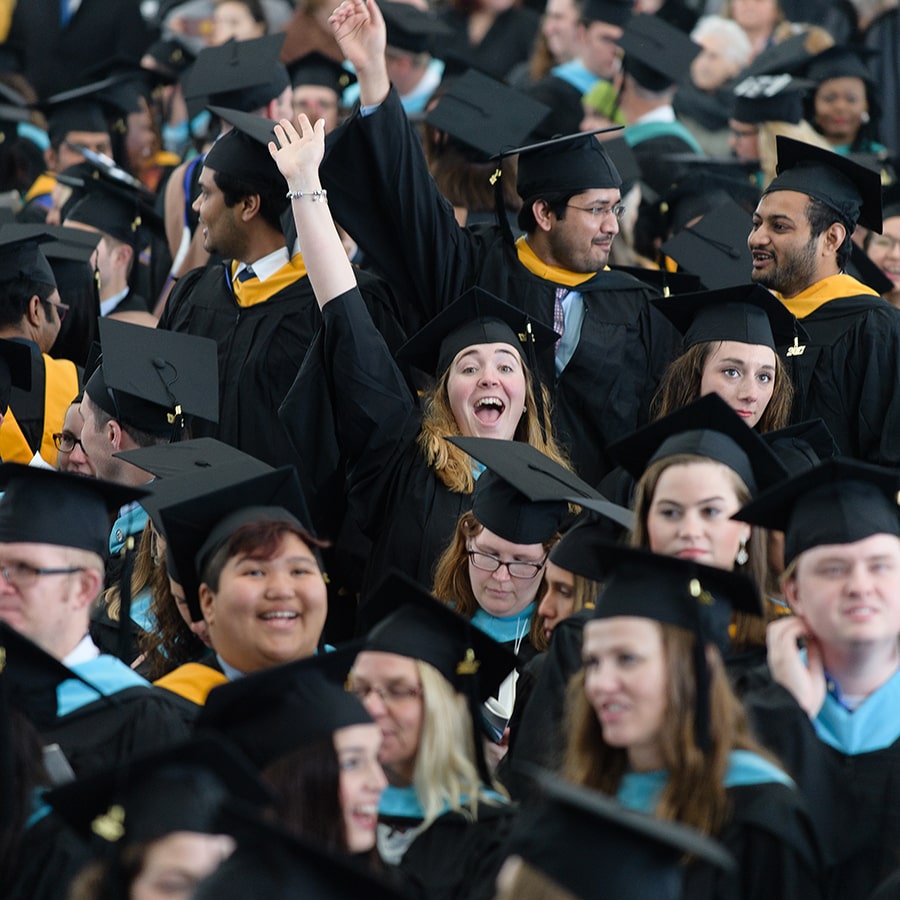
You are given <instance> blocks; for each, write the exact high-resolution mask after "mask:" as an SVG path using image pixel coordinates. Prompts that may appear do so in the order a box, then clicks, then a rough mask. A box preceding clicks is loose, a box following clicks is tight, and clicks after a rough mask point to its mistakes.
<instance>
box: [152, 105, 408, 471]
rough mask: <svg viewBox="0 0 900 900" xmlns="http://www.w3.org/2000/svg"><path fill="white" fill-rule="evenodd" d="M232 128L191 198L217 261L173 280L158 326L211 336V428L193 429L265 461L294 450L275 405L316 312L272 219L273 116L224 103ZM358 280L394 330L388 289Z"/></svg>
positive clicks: (283, 204)
mask: <svg viewBox="0 0 900 900" xmlns="http://www.w3.org/2000/svg"><path fill="white" fill-rule="evenodd" d="M211 109H212V111H213V112H215V113H216V115H219V116H220V117H222V118H223V119H225V120H226V121H228V122H231V123H232V124H233V125H234V126H235V127H234V129H233V130H232V131H230V132H229V133H228V134H226V135H225V136H224V137H222V138H220V139H219V140H218V141H217V142H216V144H215V145H214V146H213V148H212V149H211V150H210V151H209V153H208V154H207V157H206V160H205V162H204V166H203V170H202V172H201V174H200V196H199V197H198V199H197V201H196V202H195V204H194V208H195V209H196V210H197V212H198V213H199V216H200V227H201V229H202V232H203V235H204V246H205V248H206V250H207V251H209V252H210V253H214V254H216V255H217V256H219V257H221V258H224V259H226V260H227V262H226V263H225V264H224V266H222V265H212V266H208V267H206V268H202V269H194V270H193V271H191V272H189V273H188V274H187V275H185V276H184V277H183V278H182V279H180V280H179V281H178V283H177V284H176V286H175V287H174V289H173V290H172V294H171V295H170V297H169V300H168V303H167V305H166V310H165V312H164V314H163V316H162V318H161V320H160V323H159V327H160V328H166V329H170V330H172V331H178V332H184V333H188V334H197V335H203V336H205V337H210V338H212V339H213V340H215V342H216V344H217V345H218V358H219V395H220V414H219V422H218V426H217V427H211V426H204V427H201V428H195V436H197V437H200V436H210V437H216V438H218V439H219V440H221V441H223V442H224V443H227V444H231V445H232V446H234V447H237V448H239V449H240V450H243V451H244V452H245V453H249V454H251V455H252V456H255V457H257V459H261V460H263V461H264V462H267V463H269V464H270V465H273V466H278V465H285V464H290V463H292V462H293V461H294V458H295V455H294V451H293V449H292V446H291V443H290V440H289V437H288V434H287V432H286V431H285V428H284V426H283V425H282V424H281V422H280V421H279V418H278V407H279V405H280V404H281V402H282V400H283V399H284V397H285V395H286V394H287V392H288V390H289V388H290V387H291V385H292V384H293V382H294V378H295V377H296V375H297V372H298V370H299V368H300V364H301V362H302V361H303V357H304V356H305V354H306V350H307V348H308V347H309V345H310V343H311V341H312V338H313V336H314V335H315V333H316V331H317V330H318V329H319V325H320V323H321V314H320V312H319V307H318V304H317V303H316V299H315V295H314V294H313V291H312V287H311V286H310V283H309V279H308V278H307V277H306V268H305V266H304V263H303V256H302V253H301V252H299V249H298V247H297V246H296V244H295V242H291V244H292V246H288V245H287V240H286V238H285V233H284V231H283V230H282V227H281V223H280V217H281V216H282V215H283V214H284V212H285V210H286V209H287V207H288V203H289V201H288V199H287V198H286V196H285V183H284V178H283V177H282V176H281V173H280V172H279V171H278V168H277V167H276V165H275V163H274V161H273V160H272V158H271V156H270V155H269V151H268V142H269V141H270V140H274V132H273V130H272V129H273V126H274V124H275V123H274V122H272V121H271V120H269V119H264V118H262V117H261V116H256V115H252V114H249V113H242V112H240V111H238V110H231V109H225V108H223V107H211ZM361 281H362V285H361V287H362V291H363V295H364V296H365V297H367V298H368V299H369V300H370V303H369V309H370V312H372V313H373V318H374V319H375V321H376V323H377V324H380V325H382V326H383V331H388V332H390V331H393V335H392V337H391V338H389V339H388V343H389V344H393V345H394V346H397V345H398V343H399V340H400V333H399V329H398V328H397V326H396V325H395V324H392V323H393V317H392V316H391V315H390V313H389V305H390V300H389V296H388V294H387V292H386V288H385V287H384V286H383V285H382V284H381V283H377V284H376V283H375V281H376V280H375V279H373V278H364V279H361Z"/></svg>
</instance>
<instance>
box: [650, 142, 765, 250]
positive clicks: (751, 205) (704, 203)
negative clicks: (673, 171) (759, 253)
mask: <svg viewBox="0 0 900 900" xmlns="http://www.w3.org/2000/svg"><path fill="white" fill-rule="evenodd" d="M660 160H661V162H663V163H665V164H667V163H672V164H673V165H677V166H678V167H679V169H680V170H683V174H682V175H680V176H679V177H678V179H677V180H676V181H675V182H674V183H673V184H672V186H671V187H670V188H669V189H668V190H667V191H666V192H665V193H664V194H663V195H662V196H661V197H660V198H659V203H658V204H657V210H658V211H659V214H660V216H661V217H662V219H663V226H664V230H663V234H664V235H666V236H667V235H670V234H672V235H674V234H678V233H679V232H680V231H681V230H682V229H684V228H686V227H688V226H689V225H691V224H692V223H694V222H695V221H697V220H698V219H700V218H702V217H703V216H705V215H707V214H708V213H710V212H712V211H713V210H715V209H717V208H718V207H719V206H720V205H721V204H722V203H727V202H731V203H737V204H738V205H739V206H740V207H741V208H743V209H744V210H746V213H747V215H750V214H751V213H752V212H753V210H755V209H756V206H757V204H758V203H759V188H758V187H757V186H756V182H755V181H754V180H753V179H754V175H755V172H756V170H757V168H758V161H756V160H754V161H752V163H751V167H752V169H753V172H752V173H751V172H750V170H749V168H748V167H747V165H746V163H747V160H739V159H737V157H733V156H732V157H727V158H725V157H707V156H697V155H696V154H689V153H675V154H668V153H667V154H662V155H661V156H660Z"/></svg>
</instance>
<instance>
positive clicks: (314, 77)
mask: <svg viewBox="0 0 900 900" xmlns="http://www.w3.org/2000/svg"><path fill="white" fill-rule="evenodd" d="M287 70H288V75H290V77H291V85H292V86H293V87H295V88H296V87H301V86H302V85H306V84H315V85H318V86H319V87H327V88H331V90H333V91H334V92H335V93H336V94H337V95H338V100H340V99H341V95H342V94H343V93H344V91H345V90H346V89H347V88H348V87H349V86H350V85H351V84H354V83H355V82H356V76H355V75H354V74H353V73H352V72H351V71H350V70H349V69H346V68H344V66H343V64H342V63H341V62H339V61H338V60H336V59H332V58H331V57H330V56H325V54H324V53H319V52H318V51H315V50H314V51H313V52H312V53H307V54H305V55H304V56H300V57H298V58H297V59H295V60H294V61H293V62H291V63H288V67H287Z"/></svg>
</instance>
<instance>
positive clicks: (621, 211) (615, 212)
mask: <svg viewBox="0 0 900 900" xmlns="http://www.w3.org/2000/svg"><path fill="white" fill-rule="evenodd" d="M566 206H567V207H568V208H569V209H580V210H581V211H582V212H586V213H590V214H591V218H592V219H599V218H605V217H606V216H615V217H616V220H617V221H619V222H621V221H622V216H624V215H625V207H624V206H622V205H621V204H617V205H616V206H576V205H575V204H574V203H567V204H566Z"/></svg>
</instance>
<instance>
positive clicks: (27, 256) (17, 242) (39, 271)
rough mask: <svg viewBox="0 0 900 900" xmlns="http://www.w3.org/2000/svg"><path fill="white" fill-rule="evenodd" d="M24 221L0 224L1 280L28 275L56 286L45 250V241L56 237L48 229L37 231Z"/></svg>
mask: <svg viewBox="0 0 900 900" xmlns="http://www.w3.org/2000/svg"><path fill="white" fill-rule="evenodd" d="M23 227H25V226H22V225H4V226H2V228H0V282H5V281H18V280H20V279H23V278H24V279H28V280H29V281H37V282H39V283H40V284H49V285H53V286H54V287H56V279H55V278H54V277H53V269H51V268H50V263H48V262H47V257H46V256H45V255H44V252H43V251H42V250H41V245H42V244H47V243H49V242H50V241H53V240H54V238H53V237H52V236H51V235H50V234H48V233H47V230H46V229H42V230H39V231H37V232H35V230H34V229H33V228H30V227H26V230H25V231H22V230H21V229H22V228H23Z"/></svg>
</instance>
